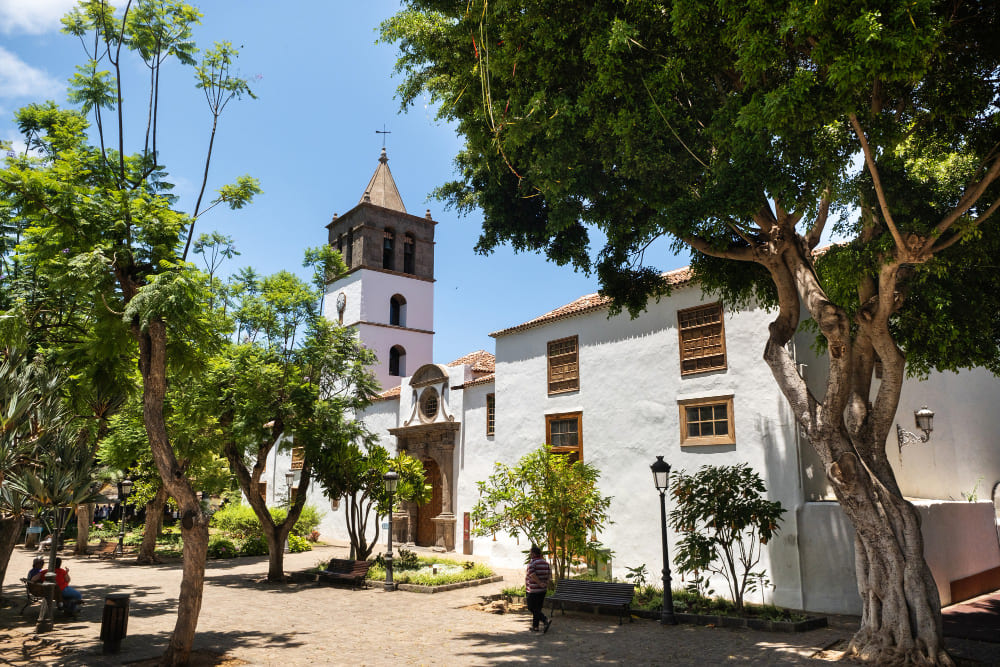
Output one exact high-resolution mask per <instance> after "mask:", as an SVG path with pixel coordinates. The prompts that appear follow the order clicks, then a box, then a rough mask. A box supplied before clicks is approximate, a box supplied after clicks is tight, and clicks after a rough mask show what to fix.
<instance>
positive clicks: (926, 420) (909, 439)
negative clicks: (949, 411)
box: [896, 405, 934, 455]
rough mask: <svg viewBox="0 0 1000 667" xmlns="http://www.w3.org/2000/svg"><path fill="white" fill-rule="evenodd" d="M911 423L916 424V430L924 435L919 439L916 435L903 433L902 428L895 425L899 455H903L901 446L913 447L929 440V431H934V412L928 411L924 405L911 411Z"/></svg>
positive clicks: (907, 432)
mask: <svg viewBox="0 0 1000 667" xmlns="http://www.w3.org/2000/svg"><path fill="white" fill-rule="evenodd" d="M913 421H914V422H916V424H917V428H918V429H920V430H921V431H923V432H924V435H923V436H922V437H921V436H918V435H917V434H916V433H910V432H909V431H904V430H903V427H901V426H900V425H899V424H896V441H897V442H898V443H899V453H900V455H902V453H903V445H913V444H916V443H918V442H927V441H928V440H930V439H931V431H933V430H934V412H933V411H931V410H928V409H927V406H926V405H925V406H924V407H922V408H920V409H919V410H914V411H913Z"/></svg>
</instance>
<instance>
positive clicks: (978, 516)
mask: <svg viewBox="0 0 1000 667" xmlns="http://www.w3.org/2000/svg"><path fill="white" fill-rule="evenodd" d="M914 505H915V506H916V507H917V511H918V512H919V514H920V520H921V523H920V525H921V530H922V532H923V536H924V558H926V560H927V565H928V566H929V567H930V569H931V573H932V574H933V575H934V581H935V582H936V583H937V589H938V595H939V597H940V598H941V604H942V605H947V604H950V603H951V602H952V599H951V582H952V581H955V580H957V579H963V578H965V577H969V576H972V575H975V574H979V573H980V572H985V571H987V570H990V569H991V568H995V567H1000V544H998V542H997V536H996V530H995V527H994V518H993V517H994V514H993V504H992V503H991V502H987V501H983V502H977V503H969V502H965V501H959V502H953V501H939V500H920V501H915V502H914ZM797 518H798V524H799V534H800V541H801V544H802V580H803V603H804V604H803V607H804V608H805V609H808V610H810V611H816V612H823V613H836V614H859V613H861V598H860V597H859V596H858V587H857V577H856V574H855V569H854V529H853V528H852V527H851V524H850V522H849V521H848V520H847V517H846V516H844V512H843V510H842V509H841V508H840V505H838V504H837V503H835V502H809V503H805V505H803V507H802V508H801V509H800V510H799V513H798V517H797Z"/></svg>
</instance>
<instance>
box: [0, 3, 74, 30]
mask: <svg viewBox="0 0 1000 667" xmlns="http://www.w3.org/2000/svg"><path fill="white" fill-rule="evenodd" d="M76 3H77V0H0V32H3V33H5V34H8V35H9V34H11V33H16V32H21V33H28V34H31V35H38V34H41V33H43V32H50V31H54V30H58V29H59V28H60V27H61V26H60V24H59V19H61V18H62V17H63V15H64V14H66V12H68V11H69V10H70V9H72V8H73V6H74V5H76Z"/></svg>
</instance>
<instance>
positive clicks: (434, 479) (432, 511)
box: [417, 459, 441, 547]
mask: <svg viewBox="0 0 1000 667" xmlns="http://www.w3.org/2000/svg"><path fill="white" fill-rule="evenodd" d="M421 463H423V464H424V477H425V478H426V483H427V484H430V485H431V489H433V491H432V492H431V499H430V500H429V501H428V502H427V503H426V504H424V505H418V506H417V546H420V547H432V546H434V545H435V544H436V543H437V528H436V527H435V526H434V522H433V521H431V519H433V518H434V517H436V516H437V515H439V514H441V469H440V468H438V465H437V463H435V462H434V461H433V460H432V459H424V460H423V461H421Z"/></svg>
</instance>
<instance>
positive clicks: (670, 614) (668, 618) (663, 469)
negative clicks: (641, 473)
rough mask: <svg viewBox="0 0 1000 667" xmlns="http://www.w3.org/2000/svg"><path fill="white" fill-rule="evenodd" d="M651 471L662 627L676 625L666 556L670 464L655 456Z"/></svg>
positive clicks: (668, 563)
mask: <svg viewBox="0 0 1000 667" xmlns="http://www.w3.org/2000/svg"><path fill="white" fill-rule="evenodd" d="M649 469H650V470H652V471H653V483H654V484H655V485H656V490H657V491H659V492H660V532H661V539H662V541H663V608H662V610H661V612H660V623H661V624H663V625H677V619H676V618H674V597H673V592H672V591H671V590H670V559H669V557H668V556H667V499H666V493H667V486H668V484H667V481H668V479H669V477H670V464H669V463H667V462H666V461H664V460H663V457H662V456H657V457H656V461H654V462H653V465H651V466H649Z"/></svg>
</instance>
